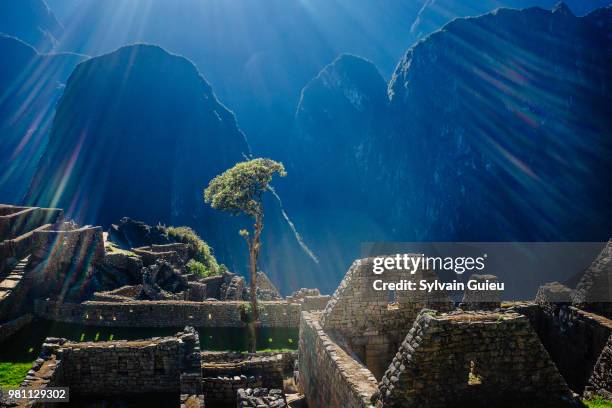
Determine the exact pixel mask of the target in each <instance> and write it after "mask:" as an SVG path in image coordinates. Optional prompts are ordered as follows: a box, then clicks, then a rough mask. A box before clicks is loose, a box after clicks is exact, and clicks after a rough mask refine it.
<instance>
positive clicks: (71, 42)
mask: <svg viewBox="0 0 612 408" xmlns="http://www.w3.org/2000/svg"><path fill="white" fill-rule="evenodd" d="M47 1H48V2H49V4H50V7H52V8H53V9H54V10H56V11H57V14H58V16H60V19H61V21H62V23H63V24H64V26H65V27H66V33H65V35H64V36H63V37H62V39H61V41H60V44H59V47H60V49H62V50H65V51H72V52H80V53H84V54H88V55H99V54H101V53H107V52H110V51H112V50H114V49H116V48H118V47H121V46H123V45H126V44H131V43H135V42H144V43H152V44H158V45H160V46H162V47H163V48H164V49H167V50H169V51H171V52H173V53H176V54H180V55H184V56H186V57H188V58H189V59H190V60H192V61H193V62H194V64H195V65H196V66H197V67H198V69H199V70H200V72H202V74H203V75H204V76H205V77H206V78H207V79H208V80H209V81H210V83H211V84H212V85H213V86H214V88H215V91H216V93H217V94H218V95H219V97H220V99H221V100H223V102H224V103H225V104H226V105H227V106H228V107H229V108H230V109H232V110H233V111H234V112H235V113H236V115H237V117H238V118H239V119H240V125H241V128H242V129H243V130H244V131H245V133H246V134H247V135H248V136H249V142H250V143H251V146H252V148H253V149H254V150H255V151H258V152H260V154H262V155H269V156H271V157H278V156H279V155H280V154H281V153H282V147H281V146H282V145H283V143H280V142H279V141H282V140H285V139H286V138H287V134H288V130H289V128H290V127H291V126H292V123H293V113H294V108H295V106H296V103H297V101H298V99H299V97H300V90H301V89H302V88H303V87H304V86H305V85H306V84H307V82H308V81H309V80H310V79H311V78H312V77H314V76H315V75H316V74H317V72H318V71H319V70H320V69H321V67H322V66H323V65H325V64H327V63H328V62H329V61H331V60H332V59H334V58H335V57H336V56H337V55H339V54H341V53H350V54H354V55H360V56H363V57H365V58H367V59H368V60H370V61H372V62H374V63H375V64H376V65H377V67H378V68H379V70H380V72H381V74H382V75H383V77H385V78H386V79H389V78H390V76H391V74H392V73H393V70H394V68H395V65H396V64H397V61H398V59H399V58H400V57H401V56H402V54H403V53H404V52H405V50H406V48H408V47H409V46H411V45H412V44H413V43H414V42H416V41H418V40H419V39H421V38H424V37H425V36H426V35H428V34H430V33H431V32H433V31H435V30H437V29H439V28H440V27H442V26H443V25H444V24H446V23H448V22H450V21H451V20H453V19H454V18H457V17H465V16H472V15H478V14H483V13H486V12H489V11H492V10H494V9H495V8H498V7H512V8H517V7H520V8H523V7H529V6H542V7H548V8H550V7H552V6H553V5H554V4H555V2H556V1H557V0H461V1H459V0H435V1H433V0H410V1H406V0H385V4H384V7H381V6H380V2H376V1H372V0H308V1H287V0H266V1H265V2H253V1H250V0H233V1H231V2H228V1H226V0H207V1H201V0H181V1H167V0H104V1H99V0H47ZM602 1H603V0H589V1H584V0H571V1H570V3H571V4H570V6H574V5H575V6H576V10H575V11H576V12H584V11H585V10H589V9H590V10H592V9H593V8H595V7H597V6H599V5H601V3H602ZM579 8H580V9H579Z"/></svg>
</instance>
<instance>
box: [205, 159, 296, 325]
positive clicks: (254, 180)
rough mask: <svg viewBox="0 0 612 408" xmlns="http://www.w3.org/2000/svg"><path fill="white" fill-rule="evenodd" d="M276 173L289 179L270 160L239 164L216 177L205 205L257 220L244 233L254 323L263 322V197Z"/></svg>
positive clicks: (208, 190)
mask: <svg viewBox="0 0 612 408" xmlns="http://www.w3.org/2000/svg"><path fill="white" fill-rule="evenodd" d="M275 173H278V174H279V175H280V176H281V177H284V176H286V175H287V173H286V172H285V167H284V166H283V165H282V163H278V162H275V161H274V160H270V159H261V158H260V159H253V160H249V161H245V162H241V163H238V164H236V165H235V166H234V167H232V168H231V169H229V170H226V171H225V172H224V173H223V174H221V175H219V176H217V177H215V178H214V179H212V180H211V182H210V183H209V184H208V187H207V188H206V189H205V190H204V201H205V202H206V203H210V205H211V206H212V208H214V209H217V210H223V211H228V212H230V213H231V214H232V215H240V214H246V215H248V216H249V217H252V218H253V219H254V220H255V224H253V231H252V233H249V231H247V230H246V229H243V230H241V231H240V235H241V236H243V237H244V239H245V240H246V242H247V246H248V248H249V272H250V276H251V282H250V283H251V285H250V297H251V307H252V309H253V310H252V313H253V315H252V320H253V323H254V324H256V323H257V322H258V321H259V310H258V309H257V259H258V258H259V250H260V249H261V231H262V230H263V217H264V209H263V202H262V198H263V194H264V193H265V192H266V191H267V190H270V181H272V177H273V176H274V174H275Z"/></svg>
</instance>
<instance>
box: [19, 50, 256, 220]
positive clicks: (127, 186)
mask: <svg viewBox="0 0 612 408" xmlns="http://www.w3.org/2000/svg"><path fill="white" fill-rule="evenodd" d="M243 154H248V146H247V144H246V141H245V138H244V135H243V134H242V132H241V131H240V130H239V129H238V127H237V125H236V120H235V118H234V115H233V114H232V113H231V112H230V111H228V110H227V109H226V108H225V107H224V106H223V105H221V104H220V103H219V101H218V100H217V99H216V97H215V95H214V93H213V91H212V89H211V87H210V85H209V84H208V83H207V82H206V81H205V80H204V78H202V77H201V76H200V74H199V73H198V71H197V70H196V68H195V67H194V66H193V64H191V62H189V61H188V60H186V59H185V58H182V57H178V56H175V55H171V54H168V53H167V52H166V51H164V50H163V49H161V48H159V47H155V46H148V45H135V46H129V47H124V48H121V49H119V50H117V51H115V52H113V53H111V54H107V55H103V56H101V57H97V58H92V59H90V60H88V61H86V62H84V63H83V64H80V65H79V66H78V67H77V68H76V69H75V71H74V73H73V74H72V75H71V77H70V79H69V81H68V84H67V86H66V90H65V92H64V95H63V96H62V98H61V100H60V102H59V105H58V109H57V114H56V116H55V120H54V123H53V130H52V134H51V138H50V142H49V146H48V148H47V150H46V152H45V154H44V156H43V158H42V160H41V162H40V165H39V168H38V170H37V173H36V177H35V179H34V181H33V183H32V186H31V189H30V194H29V201H30V203H34V204H41V205H53V206H60V207H64V208H66V209H67V210H68V211H69V214H71V215H72V216H73V217H75V218H77V219H78V220H80V221H83V222H91V223H100V224H103V225H109V224H110V223H111V222H115V221H117V220H118V219H120V218H121V217H124V216H132V217H138V218H140V219H142V220H143V221H145V222H147V223H150V224H156V223H157V222H166V223H174V224H176V223H189V224H194V223H195V221H196V220H198V221H199V222H202V218H203V211H204V203H203V198H202V196H201V195H202V189H203V188H204V187H205V186H206V185H207V183H208V181H209V180H210V179H212V178H213V177H214V176H215V175H216V174H218V173H220V172H221V171H222V170H224V169H226V168H227V167H229V166H232V165H233V164H234V163H236V162H237V161H240V160H242V159H243Z"/></svg>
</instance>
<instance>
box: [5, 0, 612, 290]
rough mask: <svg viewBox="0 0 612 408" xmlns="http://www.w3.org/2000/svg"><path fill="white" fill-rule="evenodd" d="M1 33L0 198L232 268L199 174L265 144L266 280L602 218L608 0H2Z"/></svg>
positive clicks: (585, 235) (608, 142)
mask: <svg viewBox="0 0 612 408" xmlns="http://www.w3.org/2000/svg"><path fill="white" fill-rule="evenodd" d="M500 7H501V8H503V9H500V10H497V9H498V8H500ZM506 8H511V9H512V10H509V9H506ZM519 9H520V10H519ZM0 33H1V34H0V54H1V55H2V63H0V140H1V144H0V202H2V203H9V204H32V205H38V206H57V207H61V208H64V209H65V210H66V212H67V215H68V216H70V217H72V218H74V219H75V220H77V221H79V222H82V223H87V224H95V225H103V226H104V227H105V228H107V227H109V226H110V225H111V224H112V223H117V222H118V221H119V220H120V219H121V218H122V217H125V216H129V217H131V218H133V219H136V220H142V221H144V222H146V223H148V224H150V225H157V224H158V223H161V224H165V225H189V226H191V227H193V228H194V229H195V230H196V231H197V232H198V233H199V234H200V235H201V236H202V237H203V238H204V239H205V240H206V241H207V242H208V243H209V244H210V245H211V246H212V248H213V250H214V253H215V255H216V256H217V258H218V259H219V261H220V262H223V263H225V264H226V265H227V266H228V267H229V268H230V270H232V271H235V272H239V273H243V274H246V270H247V257H248V253H247V251H246V249H245V247H244V242H243V241H242V238H241V237H240V236H239V235H238V230H239V229H240V228H242V227H243V226H244V225H246V223H248V222H249V221H248V220H246V219H243V218H240V217H231V216H228V215H226V214H223V213H221V212H218V211H215V210H213V209H211V208H210V206H208V205H207V204H205V203H204V200H203V193H202V191H203V189H204V188H205V187H206V186H207V185H208V182H209V181H210V179H212V178H213V177H214V176H215V175H217V174H219V173H221V172H223V171H224V170H225V169H227V168H229V167H231V166H233V165H234V164H235V163H236V162H239V161H242V160H244V159H245V158H248V157H269V158H271V159H274V160H276V161H279V162H283V163H284V165H285V167H286V169H287V173H288V175H287V177H285V178H282V179H279V180H278V181H275V184H274V187H275V192H276V193H277V196H273V195H268V197H267V198H266V201H265V208H266V216H265V217H266V224H265V229H264V235H263V249H262V255H261V260H260V267H261V269H262V270H264V271H265V272H267V273H268V274H269V276H270V277H271V278H272V280H273V281H274V282H275V283H276V284H277V285H278V286H279V288H280V289H281V291H282V292H283V293H284V294H288V293H290V292H291V291H293V290H295V289H298V288H300V287H319V288H321V290H322V291H323V292H330V291H331V290H333V288H335V287H336V286H337V284H338V282H339V281H340V279H341V277H342V276H343V275H344V273H345V271H346V268H347V267H348V265H350V262H351V261H352V260H353V259H355V258H357V257H358V256H359V252H360V245H361V243H363V242H372V241H515V240H520V241H606V240H607V239H608V238H610V234H611V232H612V210H611V209H612V191H611V190H612V160H611V157H612V40H611V38H612V8H611V7H610V1H609V0H607V1H600V0H593V1H584V0H571V1H567V2H566V3H565V4H559V5H556V1H548V0H533V1H529V0H505V1H502V0H500V1H493V0H484V1H483V0H462V1H459V0H436V1H434V0H410V1H408V0H403V1H400V0H389V1H385V2H384V3H381V2H377V1H373V0H372V1H369V0H368V1H366V0H357V1H355V0H331V1H330V0H295V1H287V0H266V1H258V2H255V1H249V0H233V1H227V0H184V1H165V0H104V1H99V0H46V1H45V0H20V1H8V0H4V1H1V2H0Z"/></svg>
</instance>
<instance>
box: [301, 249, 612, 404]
mask: <svg viewBox="0 0 612 408" xmlns="http://www.w3.org/2000/svg"><path fill="white" fill-rule="evenodd" d="M598 265H600V266H601V262H599V263H598ZM603 269H605V268H603ZM598 270H601V268H600V269H598ZM388 272H390V273H388ZM403 273H404V274H405V272H402V271H385V272H384V274H383V275H375V274H373V273H372V259H371V258H366V259H361V260H357V261H355V262H354V263H353V265H352V266H351V268H350V269H349V271H348V272H347V274H346V276H345V278H344V279H343V281H342V283H341V284H340V286H339V287H338V289H337V290H336V292H335V293H334V295H333V296H332V299H331V300H330V301H329V303H328V304H327V307H326V308H325V310H324V311H323V312H320V311H313V312H309V311H303V312H302V319H301V322H300V341H299V361H298V363H297V373H296V374H297V379H298V381H297V383H298V387H299V389H300V391H301V392H302V393H303V394H304V395H305V397H306V401H307V402H308V404H309V406H325V407H330V408H334V407H360V408H366V407H377V408H383V407H447V406H490V405H491V403H492V401H494V402H495V404H496V406H509V407H514V406H532V407H546V406H551V407H562V406H567V407H570V406H577V405H576V404H577V402H576V401H577V400H576V394H583V395H584V396H592V395H601V396H604V397H606V398H609V396H610V395H611V394H610V391H611V390H612V375H611V371H610V364H611V360H612V354H611V352H610V344H611V342H612V337H611V335H612V331H611V329H612V321H610V320H608V319H607V318H605V317H604V316H599V315H594V314H592V313H591V312H587V311H583V310H581V309H579V308H577V307H575V306H572V305H571V302H572V299H573V298H572V296H571V294H572V293H571V291H568V290H567V288H565V287H564V286H563V285H561V284H558V283H557V284H550V285H546V286H545V287H543V288H540V291H539V292H538V294H537V296H536V298H537V303H535V302H526V303H506V304H502V303H501V301H500V299H499V298H496V297H495V296H485V295H483V294H481V293H477V292H476V293H474V292H470V291H466V292H465V293H464V297H463V300H462V301H461V302H460V303H459V304H458V306H460V308H455V306H454V304H453V303H452V302H450V300H449V298H448V296H447V295H446V294H445V293H444V292H437V293H432V294H424V293H423V292H414V291H401V292H396V293H393V292H391V293H388V292H385V291H375V290H374V289H373V287H372V284H373V281H374V280H375V279H384V281H388V282H398V281H400V280H402V279H416V280H420V279H428V280H430V279H434V278H435V274H433V272H429V271H417V272H416V274H415V275H412V276H410V275H408V276H404V275H403ZM471 279H476V280H481V281H482V280H489V281H495V280H496V279H497V278H496V277H494V276H492V275H491V276H487V275H483V276H472V277H471ZM600 279H601V278H600ZM489 295H490V294H489ZM559 301H563V302H565V303H564V304H565V305H566V307H568V309H567V310H566V311H565V312H564V311H559V305H558V303H556V302H559ZM568 305H569V306H568ZM555 313H556V314H555ZM458 402H461V404H460V405H457V403H458Z"/></svg>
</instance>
